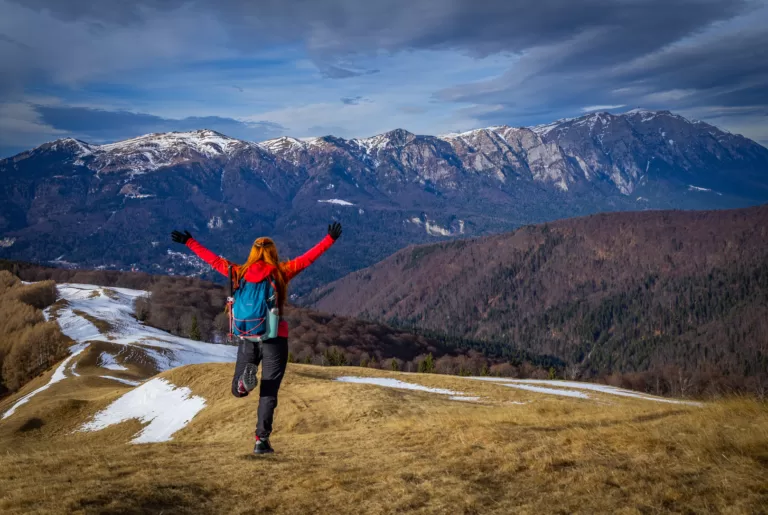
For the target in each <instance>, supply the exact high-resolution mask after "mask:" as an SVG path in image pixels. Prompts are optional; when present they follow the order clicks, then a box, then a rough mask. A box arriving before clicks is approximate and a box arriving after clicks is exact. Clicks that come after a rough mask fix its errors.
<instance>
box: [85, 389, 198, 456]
mask: <svg viewBox="0 0 768 515" xmlns="http://www.w3.org/2000/svg"><path fill="white" fill-rule="evenodd" d="M204 407H205V399H203V398H202V397H198V396H195V395H192V391H191V390H190V389H189V388H186V387H182V388H179V387H176V386H175V385H173V384H171V383H170V382H168V381H167V380H165V379H163V378H156V379H152V380H150V381H147V382H146V383H144V384H143V385H141V386H139V387H138V388H136V389H134V390H131V391H130V392H128V393H126V394H125V395H123V396H122V397H120V398H119V399H117V400H116V401H115V402H113V403H112V404H110V405H109V406H107V407H106V408H105V409H104V410H102V411H100V412H98V413H96V415H95V416H94V417H93V420H91V421H90V422H87V423H86V424H84V425H83V426H82V427H81V428H80V430H81V431H100V430H102V429H106V428H107V427H110V426H113V425H115V424H119V423H121V422H125V421H126V420H131V419H139V420H140V421H141V422H142V423H148V424H149V425H147V426H146V427H144V429H142V430H141V431H140V432H139V433H138V435H137V436H136V437H135V438H134V439H133V440H132V441H131V442H132V443H156V442H167V441H169V440H171V439H172V437H173V434H174V433H176V432H177V431H179V430H181V429H183V428H184V427H186V425H187V424H189V422H190V421H191V420H192V419H193V418H194V416H195V415H197V414H198V413H199V412H200V411H201V410H202V409H203V408H204Z"/></svg>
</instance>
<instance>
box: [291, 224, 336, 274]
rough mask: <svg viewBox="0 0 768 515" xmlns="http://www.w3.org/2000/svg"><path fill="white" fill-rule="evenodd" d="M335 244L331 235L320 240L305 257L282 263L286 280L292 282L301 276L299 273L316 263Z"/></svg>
mask: <svg viewBox="0 0 768 515" xmlns="http://www.w3.org/2000/svg"><path fill="white" fill-rule="evenodd" d="M333 243H334V239H333V238H331V237H330V236H329V235H326V237H325V238H323V239H322V240H320V243H318V244H317V245H315V246H314V247H312V248H311V249H309V250H308V251H307V252H306V253H305V254H304V255H301V256H299V257H297V258H296V259H292V260H290V261H286V262H285V263H280V268H281V269H282V271H283V275H285V280H286V281H290V280H291V279H293V278H294V277H296V276H297V275H299V272H301V271H302V270H304V269H305V268H307V267H308V266H309V265H311V264H312V263H314V262H315V260H316V259H317V258H319V257H320V256H322V255H323V252H325V251H326V250H328V249H329V248H331V245H333Z"/></svg>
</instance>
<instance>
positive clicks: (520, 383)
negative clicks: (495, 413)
mask: <svg viewBox="0 0 768 515" xmlns="http://www.w3.org/2000/svg"><path fill="white" fill-rule="evenodd" d="M470 379H474V380H477V381H489V382H493V383H496V384H500V385H502V386H509V387H512V388H520V389H523V390H529V391H535V392H538V393H551V394H553V395H565V394H563V393H561V392H572V393H581V392H573V390H563V389H561V388H562V387H565V388H573V389H575V390H587V391H592V392H599V393H604V394H608V395H617V396H619V397H632V398H635V399H642V400H646V401H654V402H664V403H668V404H684V405H688V406H703V404H702V403H700V402H695V401H684V400H679V399H667V398H664V397H656V396H653V395H648V394H645V393H641V392H635V391H632V390H625V389H623V388H617V387H615V386H610V385H607V384H595V383H581V382H578V381H561V380H549V379H510V378H505V377H471V378H470ZM536 385H539V386H536ZM545 387H554V388H545ZM533 388H538V390H534V389H533ZM567 396H569V397H580V398H585V399H588V398H589V396H588V395H587V394H584V393H581V395H571V394H569V395H567Z"/></svg>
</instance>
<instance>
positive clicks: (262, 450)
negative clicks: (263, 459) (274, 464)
mask: <svg viewBox="0 0 768 515" xmlns="http://www.w3.org/2000/svg"><path fill="white" fill-rule="evenodd" d="M271 452H275V450H274V449H273V448H272V446H271V445H269V440H267V439H264V440H262V439H261V438H259V437H258V436H257V437H256V445H255V446H254V447H253V454H269V453H271Z"/></svg>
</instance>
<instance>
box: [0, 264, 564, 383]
mask: <svg viewBox="0 0 768 515" xmlns="http://www.w3.org/2000/svg"><path fill="white" fill-rule="evenodd" d="M3 268H4V269H6V270H12V271H13V272H14V273H16V274H18V275H19V276H20V277H21V278H23V279H24V280H26V281H49V280H54V281H56V282H57V283H65V282H66V283H79V284H93V285H99V286H108V287H110V286H111V287H123V288H131V289H139V290H146V291H149V292H150V294H151V295H150V296H149V297H148V298H145V299H138V300H137V301H136V305H135V312H136V317H137V318H138V319H139V320H141V321H142V322H144V323H146V324H148V325H151V326H153V327H157V328H159V329H162V330H164V331H167V332H169V333H171V334H174V335H178V336H183V337H187V338H191V337H193V336H192V326H193V321H196V323H197V327H198V330H199V333H200V337H199V339H200V340H202V341H208V342H215V343H223V342H225V340H226V331H227V318H226V315H225V313H224V305H225V303H226V290H225V289H224V288H223V287H222V286H220V285H217V284H214V283H211V282H207V281H201V280H199V279H194V278H188V277H176V276H162V275H149V274H145V273H140V272H139V273H136V272H118V271H112V270H109V271H107V270H68V269H61V268H52V267H45V266H40V265H35V264H31V263H23V262H14V261H0V269H3ZM285 318H286V320H287V321H288V325H289V326H290V328H291V337H290V339H289V346H290V351H291V354H290V359H291V360H292V361H296V362H301V363H306V364H316V365H333V366H339V365H362V366H364V367H372V368H386V369H392V368H396V369H397V370H403V371H407V372H415V371H417V370H418V368H419V364H420V363H422V362H423V361H424V360H425V359H426V357H427V356H428V355H430V354H431V355H432V356H433V358H435V362H434V367H433V368H432V369H431V371H433V372H438V373H444V374H475V375H480V374H481V373H483V372H484V371H485V372H487V373H493V374H494V375H503V376H509V375H515V376H519V377H547V375H548V373H547V371H548V370H549V368H550V367H557V366H560V365H561V362H560V361H559V360H557V359H554V358H552V357H551V356H539V355H535V354H532V353H525V352H519V353H516V354H515V355H514V361H515V363H516V365H518V366H515V367H511V366H510V365H509V364H507V358H505V359H502V358H500V357H490V358H489V357H486V356H484V355H483V354H482V353H480V352H478V351H476V350H472V349H468V348H467V346H466V345H465V344H464V342H460V341H457V340H454V339H450V338H446V337H445V335H439V336H437V337H427V336H424V335H419V334H415V333H414V332H413V331H409V330H405V329H398V328H393V327H390V326H388V325H385V324H381V323H378V322H370V321H363V320H357V319H355V318H350V317H339V316H334V315H328V314H326V313H321V312H317V311H314V310H310V309H306V308H300V307H295V306H288V307H287V309H286V314H285Z"/></svg>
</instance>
